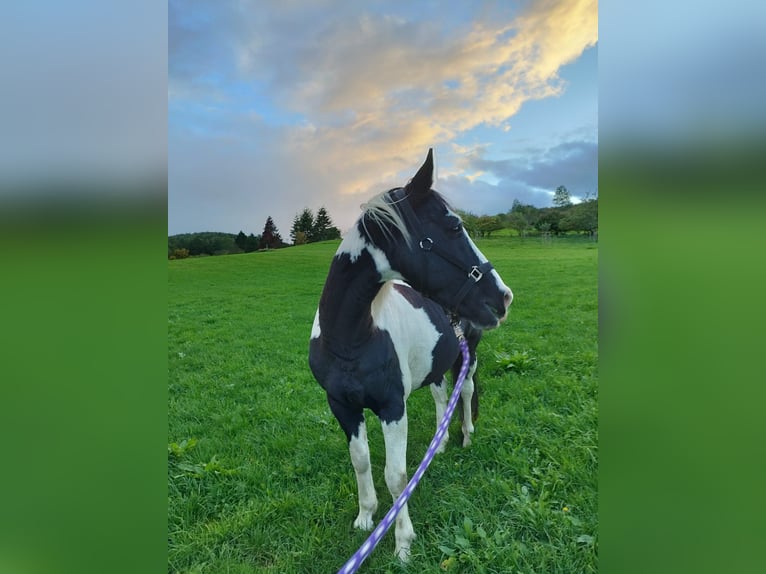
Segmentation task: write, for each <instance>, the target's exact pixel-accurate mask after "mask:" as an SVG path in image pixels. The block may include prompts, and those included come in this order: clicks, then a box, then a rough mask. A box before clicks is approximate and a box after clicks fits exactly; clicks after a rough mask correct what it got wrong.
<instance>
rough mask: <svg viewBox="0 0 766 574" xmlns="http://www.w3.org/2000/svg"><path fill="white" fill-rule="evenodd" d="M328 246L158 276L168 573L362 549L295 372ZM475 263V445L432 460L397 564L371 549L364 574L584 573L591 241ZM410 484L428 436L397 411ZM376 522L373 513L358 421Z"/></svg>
mask: <svg viewBox="0 0 766 574" xmlns="http://www.w3.org/2000/svg"><path fill="white" fill-rule="evenodd" d="M337 244H338V243H337V242H326V243H319V244H310V245H306V246H301V247H291V248H289V249H283V250H278V251H270V252H262V253H252V254H244V255H229V256H221V257H206V258H197V259H184V260H177V261H169V262H168V267H169V271H168V276H169V312H168V356H169V385H170V386H169V404H168V423H169V430H168V433H169V435H168V571H169V572H194V573H196V572H199V573H203V572H204V573H224V572H226V573H251V572H259V573H260V572H263V573H266V572H269V573H275V574H276V573H279V574H283V573H304V572H306V573H314V572H316V573H328V572H335V571H337V569H338V568H340V566H341V565H342V564H343V563H344V562H345V560H346V559H347V558H348V557H349V556H350V555H351V554H352V553H353V552H354V551H355V550H356V548H357V547H358V546H359V545H360V544H361V543H362V542H363V541H364V540H365V538H366V533H363V532H360V531H356V530H354V528H353V527H352V522H353V520H354V518H355V517H356V513H357V510H358V508H357V501H356V482H355V479H354V473H353V469H352V467H351V462H350V459H349V455H348V450H347V447H346V441H345V437H344V435H343V433H342V432H341V430H340V428H339V426H338V424H337V422H336V421H335V419H334V418H333V417H332V415H331V413H330V410H329V407H328V406H327V402H326V400H325V396H324V392H323V391H322V389H321V388H320V387H319V385H318V384H317V383H316V381H315V380H314V379H313V377H312V375H311V372H310V371H309V368H308V363H307V355H308V338H309V334H310V331H311V325H312V321H313V317H314V311H315V309H316V304H317V302H318V299H319V295H320V293H321V289H322V285H323V283H324V279H325V276H326V273H327V269H328V266H329V263H330V260H331V258H332V255H333V253H334V252H335V249H336V248H337ZM478 244H479V247H480V248H481V249H482V250H483V251H484V253H485V254H486V255H487V256H488V257H489V258H490V260H492V261H493V263H494V264H495V267H496V268H497V269H498V271H499V272H500V274H501V275H502V277H503V279H504V280H505V282H506V283H507V284H508V285H509V286H510V287H511V288H512V289H513V292H514V302H513V305H512V308H511V315H510V319H509V320H508V321H507V322H506V323H505V324H504V325H503V326H502V327H501V328H500V329H498V330H496V331H492V332H488V333H487V334H486V335H485V338H484V340H483V342H482V345H481V346H480V347H479V379H480V385H481V393H480V405H481V409H480V412H481V414H480V417H479V420H478V421H477V424H476V433H475V434H474V438H473V444H472V445H471V446H470V447H469V448H468V449H462V448H461V447H460V446H459V441H460V435H461V433H460V429H459V423H458V422H457V421H456V420H453V423H452V427H451V431H450V445H449V447H448V448H447V450H446V452H445V453H444V454H442V455H439V456H437V458H436V459H435V460H434V462H433V463H432V464H431V466H430V467H429V470H428V472H427V473H426V475H425V477H424V479H423V481H422V482H421V484H420V486H419V487H418V490H417V491H416V492H415V494H414V495H413V497H412V500H411V502H410V514H411V517H412V521H413V525H414V527H415V531H416V533H417V535H418V537H417V539H416V540H415V542H414V544H413V546H412V559H411V562H410V564H409V565H408V566H406V567H405V566H403V565H401V564H400V563H399V562H398V560H397V559H395V558H394V555H393V546H394V542H393V533H392V532H389V533H388V534H387V535H386V537H385V538H384V539H383V541H382V542H381V544H380V545H379V546H378V548H377V549H376V550H375V551H374V552H373V554H372V556H371V557H370V558H369V559H368V560H367V561H366V562H365V564H364V565H363V566H362V568H361V571H362V572H405V571H406V572H418V573H420V572H434V573H436V572H445V571H447V572H487V573H490V572H497V573H500V572H503V573H506V572H510V573H516V572H519V573H532V572H535V573H566V574H572V573H578V572H596V571H597V569H598V567H597V565H598V534H597V527H598V525H597V469H598V450H597V449H598V436H597V418H598V413H597V387H598V385H597V376H598V373H597V358H598V335H597V332H598V321H597V309H598V303H597V260H598V247H597V244H596V243H593V242H590V241H582V240H561V241H557V240H554V241H552V242H551V243H547V244H543V243H541V242H540V240H534V239H528V240H526V242H524V243H521V242H520V240H519V239H517V238H513V239H511V238H503V237H499V238H492V239H486V240H482V241H480V242H479V243H478ZM408 412H409V420H410V423H409V428H410V438H409V448H408V470H409V472H410V473H411V472H412V471H414V469H415V468H416V467H417V464H418V462H419V461H420V459H421V457H422V455H423V454H424V453H425V450H426V447H427V446H428V443H429V442H430V440H431V437H432V436H433V432H434V430H435V419H434V405H433V400H432V398H431V393H430V392H428V391H427V390H421V391H419V392H415V393H413V395H412V396H411V397H410V400H409V403H408ZM367 424H368V433H369V438H370V450H371V458H372V465H373V477H374V479H375V486H376V490H377V494H378V499H379V501H380V507H379V509H378V512H377V513H376V516H375V518H376V521H377V520H379V519H380V518H381V517H382V516H383V514H384V513H385V512H386V510H387V509H388V507H389V506H390V504H391V497H390V495H389V494H388V491H387V489H386V486H385V481H384V479H383V466H384V449H383V439H382V434H381V432H380V424H379V423H378V421H377V419H376V418H375V417H374V416H373V415H371V413H368V416H367Z"/></svg>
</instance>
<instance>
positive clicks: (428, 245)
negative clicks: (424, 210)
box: [420, 237, 478, 281]
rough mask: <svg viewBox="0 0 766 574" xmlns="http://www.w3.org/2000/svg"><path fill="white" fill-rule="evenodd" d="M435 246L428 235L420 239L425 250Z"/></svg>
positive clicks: (421, 246)
mask: <svg viewBox="0 0 766 574" xmlns="http://www.w3.org/2000/svg"><path fill="white" fill-rule="evenodd" d="M433 246H434V240H433V239H431V238H430V237H426V238H425V239H421V240H420V248H421V249H422V250H423V251H431V249H432V248H433ZM477 281H478V279H477Z"/></svg>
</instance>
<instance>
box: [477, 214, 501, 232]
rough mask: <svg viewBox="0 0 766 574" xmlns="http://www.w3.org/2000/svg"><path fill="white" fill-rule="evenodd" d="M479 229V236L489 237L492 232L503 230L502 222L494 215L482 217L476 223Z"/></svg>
mask: <svg viewBox="0 0 766 574" xmlns="http://www.w3.org/2000/svg"><path fill="white" fill-rule="evenodd" d="M476 224H477V226H478V228H479V235H481V236H482V237H489V236H490V235H492V232H493V231H499V230H500V229H503V224H502V222H501V221H500V220H499V219H498V218H497V217H495V216H494V215H482V216H481V217H479V219H478V221H477V222H476Z"/></svg>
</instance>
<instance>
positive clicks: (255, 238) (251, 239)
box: [245, 233, 261, 253]
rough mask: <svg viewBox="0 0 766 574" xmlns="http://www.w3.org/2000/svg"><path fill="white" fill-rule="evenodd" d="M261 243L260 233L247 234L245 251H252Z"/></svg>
mask: <svg viewBox="0 0 766 574" xmlns="http://www.w3.org/2000/svg"><path fill="white" fill-rule="evenodd" d="M260 243H261V236H260V235H253V234H252V233H251V234H250V235H248V236H247V241H246V243H245V253H251V252H253V251H256V250H257V249H258V245H259V244H260Z"/></svg>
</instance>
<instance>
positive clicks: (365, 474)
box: [329, 399, 378, 530]
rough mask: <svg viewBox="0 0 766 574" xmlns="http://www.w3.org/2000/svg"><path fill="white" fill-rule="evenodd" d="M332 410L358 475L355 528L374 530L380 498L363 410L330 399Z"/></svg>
mask: <svg viewBox="0 0 766 574" xmlns="http://www.w3.org/2000/svg"><path fill="white" fill-rule="evenodd" d="M329 403H330V408H331V409H332V412H333V414H334V415H335V418H336V419H338V422H339V423H340V426H341V428H342V429H343V431H344V432H345V433H346V437H347V438H348V451H349V454H350V455H351V464H352V465H353V467H354V473H355V474H356V486H357V488H358V490H359V515H358V516H357V517H356V520H354V526H355V527H356V528H359V529H361V530H372V527H373V520H372V515H373V514H375V511H376V510H377V509H378V497H377V496H376V494H375V486H374V485H373V482H372V472H371V468H370V448H369V446H368V445H367V426H366V425H365V423H364V413H363V412H362V410H361V409H360V410H358V411H357V410H355V409H352V408H349V407H346V406H345V405H342V404H340V403H337V402H334V401H333V400H332V399H329Z"/></svg>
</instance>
